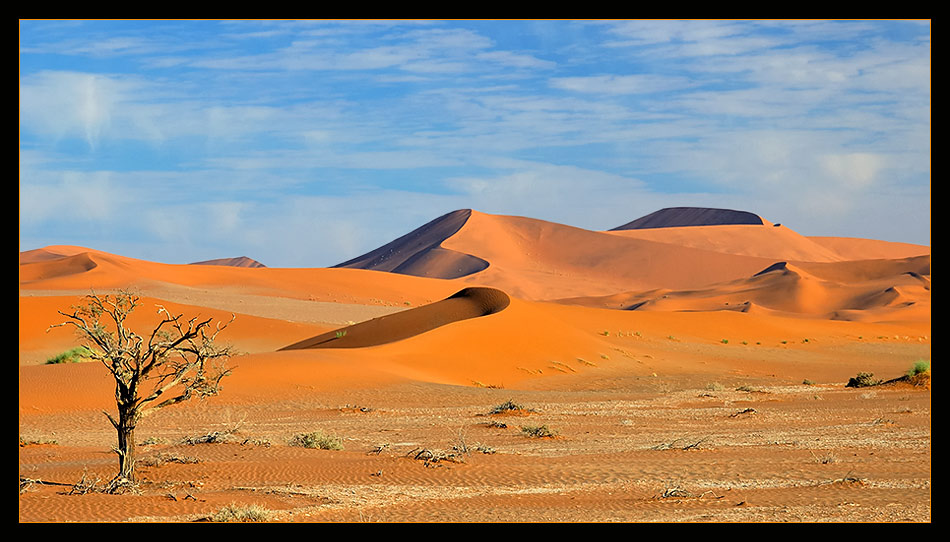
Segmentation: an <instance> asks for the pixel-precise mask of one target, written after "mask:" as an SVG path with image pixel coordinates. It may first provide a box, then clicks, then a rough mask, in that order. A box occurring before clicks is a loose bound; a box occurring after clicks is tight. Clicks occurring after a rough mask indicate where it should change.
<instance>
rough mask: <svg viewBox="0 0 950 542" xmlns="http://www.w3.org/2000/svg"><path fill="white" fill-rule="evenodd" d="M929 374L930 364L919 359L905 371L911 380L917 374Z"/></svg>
mask: <svg viewBox="0 0 950 542" xmlns="http://www.w3.org/2000/svg"><path fill="white" fill-rule="evenodd" d="M928 372H930V362H929V361H926V360H923V359H920V360H917V361H916V362H914V365H913V366H912V367H911V368H910V369H909V370H908V371H907V376H909V377H911V378H913V377H915V376H917V375H919V374H924V373H928Z"/></svg>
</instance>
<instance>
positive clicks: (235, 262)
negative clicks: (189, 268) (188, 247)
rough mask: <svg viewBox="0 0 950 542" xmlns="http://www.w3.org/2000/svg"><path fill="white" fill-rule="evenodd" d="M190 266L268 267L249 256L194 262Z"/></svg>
mask: <svg viewBox="0 0 950 542" xmlns="http://www.w3.org/2000/svg"><path fill="white" fill-rule="evenodd" d="M190 265H227V266H231V267H255V268H256V267H267V266H266V265H264V264H262V263H261V262H259V261H257V260H254V259H251V258H248V257H247V256H240V257H238V258H218V259H215V260H205V261H202V262H192V263H191V264H190Z"/></svg>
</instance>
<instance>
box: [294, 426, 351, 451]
mask: <svg viewBox="0 0 950 542" xmlns="http://www.w3.org/2000/svg"><path fill="white" fill-rule="evenodd" d="M290 445H291V446H301V447H303V448H316V449H319V450H342V449H343V439H341V438H339V437H334V436H332V435H327V434H326V433H324V432H323V431H313V432H311V433H298V434H296V435H294V438H293V439H291V441H290Z"/></svg>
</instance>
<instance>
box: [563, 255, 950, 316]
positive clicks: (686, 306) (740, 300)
mask: <svg viewBox="0 0 950 542" xmlns="http://www.w3.org/2000/svg"><path fill="white" fill-rule="evenodd" d="M929 267H930V262H929V256H928V257H919V258H909V259H904V260H873V261H867V262H840V263H834V264H810V265H807V264H803V265H802V266H799V265H794V264H790V263H788V262H777V263H775V264H773V265H770V266H769V267H767V268H765V269H763V270H762V271H759V272H758V273H755V274H754V275H753V276H751V277H748V278H746V279H739V280H735V281H729V282H724V283H720V284H717V285H715V286H712V287H708V288H703V289H697V290H671V289H661V290H650V291H645V292H626V293H618V294H613V295H610V296H602V297H578V298H570V299H563V300H560V302H563V303H572V304H578V305H584V306H591V307H603V308H613V309H624V310H641V311H642V310H659V311H739V312H750V311H756V312H758V313H762V312H763V310H765V311H766V312H770V313H775V314H788V315H797V316H804V317H814V318H825V319H846V320H866V321H892V320H896V321H918V322H929V321H930V297H931V296H930V280H929ZM919 272H925V273H928V275H922V274H920V273H919Z"/></svg>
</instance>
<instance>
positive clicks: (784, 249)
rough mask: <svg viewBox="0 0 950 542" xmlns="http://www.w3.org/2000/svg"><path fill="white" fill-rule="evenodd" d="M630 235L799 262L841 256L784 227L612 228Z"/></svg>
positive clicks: (616, 233)
mask: <svg viewBox="0 0 950 542" xmlns="http://www.w3.org/2000/svg"><path fill="white" fill-rule="evenodd" d="M610 233H611V234H613V235H619V236H623V237H627V238H631V239H647V240H650V241H657V242H660V243H670V244H674V245H680V246H684V247H693V248H702V249H705V250H713V251H716V252H722V253H724V254H737V255H741V256H755V257H759V258H772V259H775V260H790V261H798V262H837V261H841V260H844V259H845V258H843V257H842V256H841V255H840V254H838V253H837V252H836V251H834V250H831V249H829V248H827V247H824V246H822V245H820V244H818V243H816V242H814V241H812V240H811V239H809V238H808V237H804V236H802V235H799V234H798V233H796V232H794V231H792V230H790V229H789V228H786V227H785V226H773V225H772V224H769V223H768V222H766V223H765V224H764V225H747V224H742V225H733V224H726V225H717V226H687V227H665V228H651V229H633V230H622V231H611V232H610Z"/></svg>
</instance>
